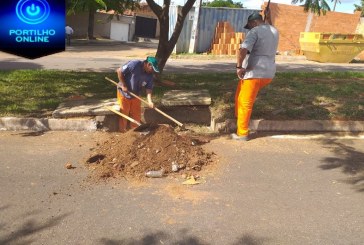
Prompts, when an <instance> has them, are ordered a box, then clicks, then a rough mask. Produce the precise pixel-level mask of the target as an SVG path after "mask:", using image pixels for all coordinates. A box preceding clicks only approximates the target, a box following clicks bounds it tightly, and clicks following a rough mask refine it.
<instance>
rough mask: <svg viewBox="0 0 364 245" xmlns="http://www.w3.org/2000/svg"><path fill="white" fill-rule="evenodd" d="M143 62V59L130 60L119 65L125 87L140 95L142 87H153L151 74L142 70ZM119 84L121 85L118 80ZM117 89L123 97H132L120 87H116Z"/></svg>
mask: <svg viewBox="0 0 364 245" xmlns="http://www.w3.org/2000/svg"><path fill="white" fill-rule="evenodd" d="M143 62H144V61H140V60H131V61H129V62H128V63H126V64H125V65H123V66H122V67H121V72H122V73H123V75H124V79H125V83H126V87H127V88H128V90H129V91H131V92H133V93H134V94H136V95H140V92H141V91H142V87H145V88H146V89H150V90H151V89H153V74H149V73H146V72H145V71H144V69H143ZM119 85H121V83H120V82H119ZM118 89H119V91H120V92H121V94H122V95H123V96H124V97H125V98H127V99H131V98H133V97H132V96H131V95H130V94H128V93H125V92H124V91H122V89H121V88H120V87H118Z"/></svg>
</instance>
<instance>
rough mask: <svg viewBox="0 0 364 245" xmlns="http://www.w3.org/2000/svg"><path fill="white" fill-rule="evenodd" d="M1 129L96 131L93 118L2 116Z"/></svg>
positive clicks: (0, 120)
mask: <svg viewBox="0 0 364 245" xmlns="http://www.w3.org/2000/svg"><path fill="white" fill-rule="evenodd" d="M0 130H8V131H18V130H19V131H21V130H26V131H49V130H54V131H96V130H97V123H96V121H95V120H93V119H54V118H16V117H0Z"/></svg>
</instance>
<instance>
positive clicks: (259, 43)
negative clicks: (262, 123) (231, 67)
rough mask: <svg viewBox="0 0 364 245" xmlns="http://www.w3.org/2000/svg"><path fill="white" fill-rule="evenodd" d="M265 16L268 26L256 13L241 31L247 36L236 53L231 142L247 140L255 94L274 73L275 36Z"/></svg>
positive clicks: (273, 29)
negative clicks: (233, 125) (234, 118)
mask: <svg viewBox="0 0 364 245" xmlns="http://www.w3.org/2000/svg"><path fill="white" fill-rule="evenodd" d="M265 15H266V20H267V21H268V23H269V24H267V23H265V21H264V20H263V17H262V16H261V15H260V14H259V13H257V12H256V13H253V14H251V15H250V16H249V17H248V22H247V24H246V25H245V27H244V28H246V29H249V32H248V34H247V35H246V38H245V40H244V42H243V43H242V44H241V45H240V49H239V51H238V52H237V62H236V73H237V76H238V78H239V79H240V81H239V84H238V86H237V91H236V95H235V114H236V116H237V132H236V133H234V134H232V135H231V137H232V139H233V140H242V141H248V140H249V121H250V116H251V113H252V110H253V105H254V102H255V99H256V97H257V94H258V92H259V90H260V89H261V88H263V87H264V86H266V85H268V84H269V83H270V82H271V81H272V79H273V77H274V76H275V73H276V64H275V55H276V52H277V47H278V38H279V34H278V30H277V29H276V28H275V27H273V26H272V25H271V17H270V11H269V10H267V11H266V12H265ZM248 53H249V56H248V57H247V55H248ZM245 58H247V60H246V61H244V59H245ZM243 61H244V66H243Z"/></svg>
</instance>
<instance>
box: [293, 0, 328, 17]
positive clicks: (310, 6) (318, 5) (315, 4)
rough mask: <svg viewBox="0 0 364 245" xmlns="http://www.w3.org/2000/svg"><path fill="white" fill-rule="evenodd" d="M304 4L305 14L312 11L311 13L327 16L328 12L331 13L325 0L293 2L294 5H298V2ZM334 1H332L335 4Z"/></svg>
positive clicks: (298, 0)
mask: <svg viewBox="0 0 364 245" xmlns="http://www.w3.org/2000/svg"><path fill="white" fill-rule="evenodd" d="M303 1H305V3H304V4H303V10H304V11H305V12H308V11H310V12H311V13H314V14H317V15H321V12H322V13H323V14H324V15H325V14H326V12H327V11H331V9H330V6H329V5H328V4H327V2H326V1H325V0H292V4H296V3H298V2H300V3H302V2H303ZM333 1H334V0H331V2H333Z"/></svg>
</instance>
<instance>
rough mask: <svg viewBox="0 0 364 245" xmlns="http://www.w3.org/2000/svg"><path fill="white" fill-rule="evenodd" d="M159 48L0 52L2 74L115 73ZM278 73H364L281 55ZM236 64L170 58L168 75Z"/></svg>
mask: <svg viewBox="0 0 364 245" xmlns="http://www.w3.org/2000/svg"><path fill="white" fill-rule="evenodd" d="M156 50H157V45H156V44H154V43H115V42H108V43H106V44H105V43H97V44H87V43H82V42H81V43H80V42H79V43H77V42H76V43H75V45H74V46H71V47H67V48H66V51H65V52H62V53H57V54H53V55H49V56H45V57H42V58H39V59H35V60H29V59H25V58H21V57H17V56H14V55H9V54H6V53H2V52H0V70H15V69H55V70H75V71H104V72H110V71H111V72H112V71H114V70H115V69H116V68H118V67H120V66H121V65H122V64H124V63H126V62H127V61H129V60H131V59H145V57H146V56H148V55H155V53H156ZM276 59H277V71H292V72H301V71H320V72H324V71H361V72H363V71H364V65H363V63H353V64H352V63H351V64H334V63H324V64H323V63H317V62H313V61H307V60H305V58H304V57H303V56H285V55H277V57H276ZM235 66H236V60H235V58H234V57H230V58H227V57H221V58H216V57H215V58H210V57H209V56H207V55H206V56H200V57H199V58H191V57H189V56H185V58H183V59H180V58H170V59H169V60H168V61H167V64H166V66H165V69H164V72H167V73H168V72H173V73H182V72H189V73H200V72H211V71H214V72H233V73H235Z"/></svg>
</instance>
